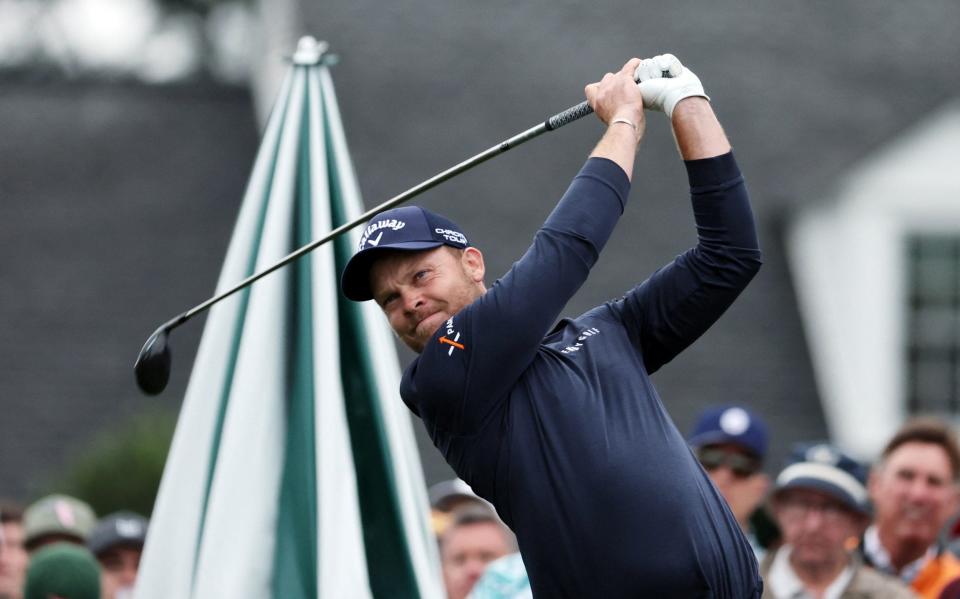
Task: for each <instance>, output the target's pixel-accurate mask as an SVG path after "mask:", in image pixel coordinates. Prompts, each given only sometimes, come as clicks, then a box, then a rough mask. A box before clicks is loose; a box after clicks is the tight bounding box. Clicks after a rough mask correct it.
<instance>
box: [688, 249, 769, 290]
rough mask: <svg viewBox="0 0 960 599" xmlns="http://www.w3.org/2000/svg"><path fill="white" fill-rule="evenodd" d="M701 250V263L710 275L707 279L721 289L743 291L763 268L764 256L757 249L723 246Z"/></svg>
mask: <svg viewBox="0 0 960 599" xmlns="http://www.w3.org/2000/svg"><path fill="white" fill-rule="evenodd" d="M699 249H700V252H698V253H699V258H700V261H701V262H700V263H701V264H702V265H703V266H705V267H706V268H707V271H706V272H708V273H709V275H708V276H707V279H708V280H712V281H713V283H714V284H716V285H717V286H719V287H724V288H728V289H743V288H744V287H746V286H747V283H749V282H750V281H751V280H752V279H753V277H755V276H756V275H757V273H758V272H760V267H761V266H763V256H762V254H761V253H760V250H759V249H757V248H738V247H729V246H723V247H715V248H703V247H701V248H699Z"/></svg>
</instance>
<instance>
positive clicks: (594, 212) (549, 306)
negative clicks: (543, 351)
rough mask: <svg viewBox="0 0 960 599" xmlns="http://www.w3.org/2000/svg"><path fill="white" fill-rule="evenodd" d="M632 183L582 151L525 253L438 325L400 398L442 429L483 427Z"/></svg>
mask: <svg viewBox="0 0 960 599" xmlns="http://www.w3.org/2000/svg"><path fill="white" fill-rule="evenodd" d="M629 189H630V181H629V179H628V178H627V175H626V173H624V172H623V169H621V168H620V167H619V166H618V165H617V164H616V163H614V162H613V161H611V160H607V159H605V158H591V159H589V160H588V161H587V163H586V164H585V165H584V167H583V168H582V169H581V170H580V173H579V174H578V175H577V176H576V177H575V178H574V180H573V182H572V183H571V184H570V187H569V188H568V189H567V191H566V193H565V194H564V196H563V198H562V199H561V200H560V202H559V203H558V204H557V207H556V208H555V209H554V210H553V212H552V213H551V214H550V216H549V217H548V218H547V220H546V222H545V223H544V225H543V227H541V229H540V230H539V231H538V232H537V234H536V236H535V237H534V240H533V243H532V245H531V246H530V248H529V249H528V250H527V251H526V253H525V254H524V255H523V257H522V258H520V260H518V261H517V262H516V263H514V265H513V266H512V267H511V268H510V270H509V271H508V272H507V274H506V275H504V276H503V277H502V278H501V279H500V280H498V281H497V282H496V283H494V285H493V286H492V287H491V288H490V289H489V290H488V291H487V293H485V294H484V295H483V296H482V297H481V298H479V299H478V300H477V301H476V302H474V303H473V304H471V305H470V306H468V307H467V308H465V309H464V310H463V311H461V312H460V313H459V314H457V315H456V316H454V318H453V319H451V320H450V321H448V322H447V323H446V324H445V325H444V326H443V327H441V328H440V330H439V331H437V333H436V334H435V335H434V337H433V339H431V341H430V342H429V343H428V344H427V346H426V348H425V349H424V351H423V352H422V354H421V355H420V357H419V358H418V359H417V360H416V361H415V364H413V365H411V368H410V369H408V371H407V373H405V376H404V379H405V380H404V384H403V385H402V389H401V391H402V393H403V394H404V396H405V397H404V399H405V401H406V402H407V404H408V405H410V406H411V407H415V408H419V412H420V413H421V416H423V417H425V420H431V421H433V423H435V425H437V426H440V427H442V428H444V429H446V430H448V431H460V432H464V433H466V432H468V431H471V430H476V429H477V428H478V427H479V426H481V425H482V423H483V421H484V420H485V419H486V418H487V416H488V415H489V414H490V413H491V410H492V409H493V407H494V406H495V405H496V404H497V402H498V401H500V400H502V399H503V397H504V396H505V395H506V394H507V392H508V391H509V390H510V388H511V387H512V386H513V385H514V384H515V383H516V382H517V379H518V378H519V377H520V375H521V373H522V372H523V371H524V370H525V369H526V368H527V367H528V366H529V364H530V363H531V361H532V360H533V359H534V357H535V356H536V354H537V351H538V348H539V346H540V343H541V341H542V340H543V338H544V336H545V335H546V334H547V333H548V331H549V329H550V327H551V326H552V325H553V324H554V322H556V320H557V318H558V316H559V315H560V312H561V310H563V308H564V306H565V305H566V303H567V301H568V300H569V299H570V298H571V297H572V296H573V295H574V293H576V291H577V290H578V289H579V288H580V286H581V285H582V284H583V282H584V281H585V280H586V278H587V275H588V274H589V272H590V268H591V267H592V266H593V265H594V263H595V262H596V261H597V258H598V257H599V255H600V251H601V250H602V249H603V246H604V245H605V244H606V242H607V240H608V238H609V237H610V234H611V233H612V232H613V228H614V226H615V225H616V223H617V221H618V219H619V218H620V216H621V215H622V214H623V209H624V205H625V203H626V199H627V195H628V193H629ZM451 342H453V343H455V344H456V345H453V344H451Z"/></svg>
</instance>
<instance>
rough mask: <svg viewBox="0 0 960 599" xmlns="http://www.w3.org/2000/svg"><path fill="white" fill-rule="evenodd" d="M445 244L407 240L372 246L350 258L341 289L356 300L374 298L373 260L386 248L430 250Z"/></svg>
mask: <svg viewBox="0 0 960 599" xmlns="http://www.w3.org/2000/svg"><path fill="white" fill-rule="evenodd" d="M441 245H444V244H443V242H440V241H406V242H402V243H395V244H392V245H385V246H380V247H370V248H367V249H365V250H361V251H359V252H357V253H356V254H354V255H353V258H350V261H349V262H347V266H346V268H344V269H343V276H342V277H341V278H340V289H341V290H342V291H343V295H345V296H347V299H351V300H353V301H355V302H365V301H367V300H371V299H373V291H372V290H371V289H370V268H371V267H372V266H373V262H374V261H375V260H376V259H377V258H379V257H380V256H381V255H382V254H383V252H384V251H386V250H399V251H406V252H414V251H417V250H429V249H433V248H436V247H440V246H441Z"/></svg>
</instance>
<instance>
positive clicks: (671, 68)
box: [633, 54, 710, 118]
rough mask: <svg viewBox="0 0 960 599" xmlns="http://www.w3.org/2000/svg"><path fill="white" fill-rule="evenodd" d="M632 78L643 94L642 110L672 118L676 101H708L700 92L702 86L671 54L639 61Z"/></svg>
mask: <svg viewBox="0 0 960 599" xmlns="http://www.w3.org/2000/svg"><path fill="white" fill-rule="evenodd" d="M633 78H634V79H636V80H638V81H639V86H640V93H641V94H642V95H643V107H644V108H646V109H647V110H658V111H661V112H665V113H667V117H669V118H673V109H674V107H675V106H676V105H677V102H679V101H680V100H682V99H684V98H689V97H690V96H700V97H703V98H706V99H707V100H709V99H710V96H708V95H707V94H705V93H703V84H701V83H700V79H698V78H697V76H696V75H694V74H693V71H691V70H690V69H688V68H686V67H684V66H683V65H682V64H680V61H679V60H677V57H676V56H674V55H673V54H661V55H660V56H654V57H653V58H647V59H644V60H641V61H640V65H639V66H638V67H637V70H636V71H635V72H634V75H633Z"/></svg>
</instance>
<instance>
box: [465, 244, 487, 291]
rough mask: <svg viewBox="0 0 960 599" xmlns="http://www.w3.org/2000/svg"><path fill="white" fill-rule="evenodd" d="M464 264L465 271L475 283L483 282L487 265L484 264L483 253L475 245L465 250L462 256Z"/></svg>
mask: <svg viewBox="0 0 960 599" xmlns="http://www.w3.org/2000/svg"><path fill="white" fill-rule="evenodd" d="M460 261H461V264H463V271H464V272H465V273H467V274H468V275H469V276H470V278H471V279H473V281H474V282H475V283H482V282H483V275H484V274H485V273H486V266H484V264H483V253H482V252H481V251H480V250H478V249H477V248H475V247H468V248H467V249H465V250H463V255H462V256H461V257H460Z"/></svg>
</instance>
